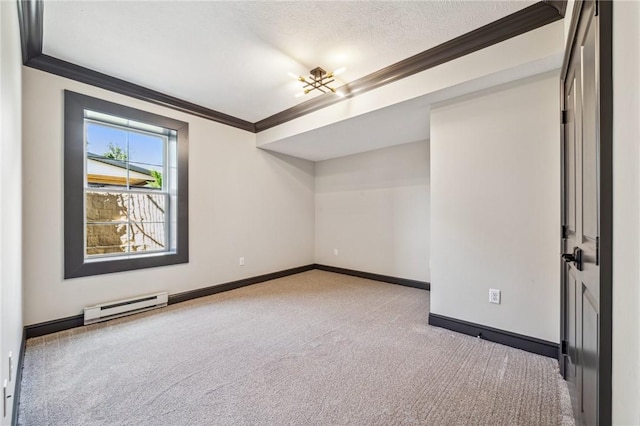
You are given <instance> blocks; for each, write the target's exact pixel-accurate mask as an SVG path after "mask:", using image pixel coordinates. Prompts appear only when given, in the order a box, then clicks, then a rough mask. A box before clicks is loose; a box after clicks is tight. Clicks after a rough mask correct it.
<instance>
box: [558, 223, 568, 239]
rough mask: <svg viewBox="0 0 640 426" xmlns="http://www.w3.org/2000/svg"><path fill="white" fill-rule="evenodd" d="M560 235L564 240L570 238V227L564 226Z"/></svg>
mask: <svg viewBox="0 0 640 426" xmlns="http://www.w3.org/2000/svg"><path fill="white" fill-rule="evenodd" d="M560 234H561V235H562V238H567V237H568V236H569V227H568V226H567V225H562V228H561V229H560Z"/></svg>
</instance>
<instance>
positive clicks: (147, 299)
mask: <svg viewBox="0 0 640 426" xmlns="http://www.w3.org/2000/svg"><path fill="white" fill-rule="evenodd" d="M168 300H169V293H167V292H163V293H156V294H149V295H146V296H141V297H135V298H132V299H125V300H117V301H114V302H107V303H101V304H99V305H95V306H88V307H86V308H84V325H88V324H94V323H96V322H101V321H107V320H110V319H114V318H120V317H124V316H127V315H133V314H137V313H140V312H145V311H149V310H151V309H157V308H162V307H164V306H167V302H168Z"/></svg>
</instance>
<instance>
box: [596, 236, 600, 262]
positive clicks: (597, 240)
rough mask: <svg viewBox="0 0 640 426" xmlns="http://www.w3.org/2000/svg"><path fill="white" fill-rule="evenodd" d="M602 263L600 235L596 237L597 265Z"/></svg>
mask: <svg viewBox="0 0 640 426" xmlns="http://www.w3.org/2000/svg"><path fill="white" fill-rule="evenodd" d="M598 265H600V237H596V266H598Z"/></svg>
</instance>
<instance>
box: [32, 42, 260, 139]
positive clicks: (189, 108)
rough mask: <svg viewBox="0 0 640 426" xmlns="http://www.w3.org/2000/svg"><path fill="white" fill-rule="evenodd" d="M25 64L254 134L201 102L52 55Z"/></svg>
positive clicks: (249, 126) (249, 127)
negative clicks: (197, 102)
mask: <svg viewBox="0 0 640 426" xmlns="http://www.w3.org/2000/svg"><path fill="white" fill-rule="evenodd" d="M25 65H26V66H28V67H31V68H34V69H37V70H41V71H46V72H48V73H51V74H55V75H59V76H61V77H65V78H69V79H71V80H75V81H79V82H81V83H85V84H89V85H91V86H95V87H99V88H101V89H106V90H109V91H112V92H115V93H120V94H122V95H126V96H130V97H132V98H136V99H140V100H143V101H147V102H151V103H154V104H156V105H162V106H165V107H168V108H171V109H174V110H177V111H181V112H185V113H187V114H191V115H195V116H197V117H202V118H205V119H207V120H212V121H216V122H218V123H222V124H226V125H228V126H232V127H237V128H238V129H242V130H247V131H249V132H253V133H255V126H254V124H253V123H251V122H250V121H246V120H242V119H240V118H237V117H233V116H231V115H227V114H224V113H222V112H218V111H214V110H212V109H209V108H205V107H203V106H201V105H197V104H194V103H191V102H187V101H185V100H182V99H178V98H175V97H173V96H169V95H166V94H164V93H161V92H158V91H155V90H152V89H148V88H146V87H143V86H140V85H137V84H134V83H130V82H128V81H125V80H121V79H119V78H115V77H111V76H110V75H107V74H103V73H100V72H97V71H93V70H90V69H88V68H85V67H81V66H79V65H75V64H72V63H70V62H66V61H63V60H60V59H57V58H54V57H52V56H48V55H44V54H41V55H40V56H37V57H35V58H33V59H30V60H29V61H28V62H27V63H26V64H25Z"/></svg>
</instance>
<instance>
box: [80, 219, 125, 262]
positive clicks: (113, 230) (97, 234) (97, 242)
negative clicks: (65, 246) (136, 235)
mask: <svg viewBox="0 0 640 426" xmlns="http://www.w3.org/2000/svg"><path fill="white" fill-rule="evenodd" d="M86 229H87V256H92V255H98V254H112V253H124V252H126V251H127V241H128V236H127V225H126V224H123V223H118V224H106V225H104V224H100V225H97V224H88V225H87V228H86Z"/></svg>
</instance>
